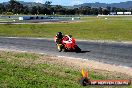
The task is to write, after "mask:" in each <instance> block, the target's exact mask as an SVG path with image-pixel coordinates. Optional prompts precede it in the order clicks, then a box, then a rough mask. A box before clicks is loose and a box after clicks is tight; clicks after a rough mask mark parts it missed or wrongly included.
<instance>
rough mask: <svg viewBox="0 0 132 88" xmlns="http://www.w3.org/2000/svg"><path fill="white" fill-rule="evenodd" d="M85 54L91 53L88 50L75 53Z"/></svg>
mask: <svg viewBox="0 0 132 88" xmlns="http://www.w3.org/2000/svg"><path fill="white" fill-rule="evenodd" d="M87 52H91V51H90V50H89V51H80V52H76V53H87Z"/></svg>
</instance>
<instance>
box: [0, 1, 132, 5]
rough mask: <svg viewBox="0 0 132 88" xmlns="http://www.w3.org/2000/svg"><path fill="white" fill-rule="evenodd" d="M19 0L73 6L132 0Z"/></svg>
mask: <svg viewBox="0 0 132 88" xmlns="http://www.w3.org/2000/svg"><path fill="white" fill-rule="evenodd" d="M8 1H9V0H0V2H8ZM17 1H25V2H39V3H44V2H45V1H51V2H52V5H64V6H72V5H77V4H82V3H93V2H100V3H119V2H125V1H132V0H17Z"/></svg>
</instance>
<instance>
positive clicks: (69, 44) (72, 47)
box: [55, 35, 81, 52]
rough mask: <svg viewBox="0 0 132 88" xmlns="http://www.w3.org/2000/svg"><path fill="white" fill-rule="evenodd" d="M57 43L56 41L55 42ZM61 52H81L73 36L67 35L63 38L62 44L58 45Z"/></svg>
mask: <svg viewBox="0 0 132 88" xmlns="http://www.w3.org/2000/svg"><path fill="white" fill-rule="evenodd" d="M55 42H56V40H55ZM56 45H57V49H58V50H59V52H61V51H64V52H81V49H80V48H79V47H78V46H77V44H76V42H75V39H74V38H73V37H72V36H69V35H66V36H64V37H63V38H62V40H61V43H59V44H56Z"/></svg>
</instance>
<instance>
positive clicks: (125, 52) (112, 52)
mask: <svg viewBox="0 0 132 88" xmlns="http://www.w3.org/2000/svg"><path fill="white" fill-rule="evenodd" d="M77 44H78V46H79V47H80V48H81V49H82V52H80V53H75V52H58V50H57V48H56V46H55V43H54V41H53V40H48V39H29V38H3V37H1V38H0V49H11V50H22V51H29V52H37V53H45V54H48V55H55V56H58V55H59V56H68V57H75V58H82V59H89V60H95V61H99V62H104V63H109V64H114V65H121V66H127V67H132V44H121V43H99V42H88V41H77Z"/></svg>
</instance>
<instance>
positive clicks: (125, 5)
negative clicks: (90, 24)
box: [74, 1, 132, 9]
mask: <svg viewBox="0 0 132 88" xmlns="http://www.w3.org/2000/svg"><path fill="white" fill-rule="evenodd" d="M81 6H90V7H93V8H98V7H107V6H110V7H116V8H124V9H130V8H132V1H127V2H120V3H111V4H106V3H99V2H96V3H84V4H80V5H74V8H76V7H81Z"/></svg>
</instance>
